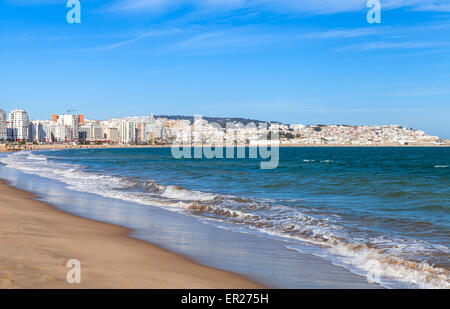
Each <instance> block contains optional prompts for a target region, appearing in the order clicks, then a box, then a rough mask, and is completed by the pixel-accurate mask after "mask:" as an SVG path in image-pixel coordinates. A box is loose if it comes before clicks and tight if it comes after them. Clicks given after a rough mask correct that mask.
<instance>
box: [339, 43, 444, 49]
mask: <svg viewBox="0 0 450 309" xmlns="http://www.w3.org/2000/svg"><path fill="white" fill-rule="evenodd" d="M446 47H450V42H412V41H411V42H386V41H377V42H368V43H362V44H355V45H350V46H345V47H342V48H339V49H337V50H338V51H347V50H356V51H370V50H382V49H434V48H446Z"/></svg>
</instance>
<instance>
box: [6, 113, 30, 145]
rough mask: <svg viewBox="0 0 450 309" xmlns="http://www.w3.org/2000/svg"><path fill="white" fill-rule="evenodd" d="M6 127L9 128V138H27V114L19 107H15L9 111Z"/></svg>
mask: <svg viewBox="0 0 450 309" xmlns="http://www.w3.org/2000/svg"><path fill="white" fill-rule="evenodd" d="M8 122H9V123H8V128H10V129H11V130H10V132H11V135H10V137H9V138H10V139H12V140H17V141H26V140H28V126H29V120H28V114H27V112H26V111H24V110H21V109H15V110H13V111H11V112H10V113H9V117H8Z"/></svg>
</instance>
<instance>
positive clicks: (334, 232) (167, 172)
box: [0, 147, 450, 288]
mask: <svg viewBox="0 0 450 309" xmlns="http://www.w3.org/2000/svg"><path fill="white" fill-rule="evenodd" d="M246 151H247V152H248V149H246ZM262 160H263V159H260V158H252V159H250V158H248V156H246V158H234V159H230V158H223V159H219V158H214V159H207V158H200V159H195V158H192V159H186V158H182V159H175V158H174V157H173V156H172V154H171V150H170V149H169V148H117V149H68V150H39V151H31V152H30V151H22V152H15V153H7V154H2V155H1V156H0V163H1V166H0V178H4V179H6V180H8V181H9V182H10V183H12V184H13V185H17V186H18V187H22V188H24V189H27V190H30V191H34V192H36V193H38V194H39V195H40V196H41V197H43V199H44V200H45V197H46V195H47V201H49V202H52V198H53V199H54V204H58V203H59V204H60V205H61V207H63V208H64V210H66V211H69V212H73V213H75V214H78V215H83V216H86V217H90V218H94V219H97V220H102V221H107V222H112V223H116V224H121V225H124V226H129V227H131V228H133V229H134V230H135V233H134V236H135V237H137V238H142V239H146V240H149V241H152V242H156V243H158V244H159V245H161V246H163V247H166V248H168V249H171V250H173V251H176V252H179V253H182V254H185V255H187V256H189V257H191V258H192V259H194V260H197V261H200V262H202V263H204V264H207V265H210V266H214V267H220V268H223V269H227V270H232V271H237V272H241V273H243V274H245V275H248V276H249V277H252V278H256V279H257V280H259V281H262V282H263V283H264V284H267V285H268V286H271V287H281V288H297V287H316V284H318V283H317V282H316V283H314V282H311V284H310V285H309V286H308V284H307V283H306V285H305V278H303V279H298V278H297V277H295V276H301V274H302V269H301V268H302V267H304V263H303V264H302V263H301V262H300V261H301V258H302V256H308V257H314V258H317V259H320V260H323V261H325V262H326V263H329V264H332V265H335V266H338V267H339V268H342V269H345V270H346V271H348V272H351V273H352V275H355V276H358V277H361V278H362V279H363V280H362V281H363V282H366V281H367V282H369V283H370V284H373V285H377V286H380V287H386V288H450V249H449V246H450V168H449V166H450V148H438V147H433V148H419V147H418V148H415V147H405V148H403V147H396V148H389V147H387V148H383V147H373V148H358V147H351V148H345V147H342V148H341V147H311V148H309V147H301V148H294V147H286V148H280V151H279V165H278V167H277V168H275V169H261V168H260V162H261V161H262ZM25 183H26V184H25ZM52 187H53V188H60V189H58V190H59V191H57V192H59V193H57V194H56V193H54V192H53V191H51V188H52ZM64 190H66V191H68V192H71V193H70V194H71V196H72V198H71V199H68V198H67V195H66V198H65V199H64V201H62V200H61V199H59V197H58V196H60V194H61V192H62V191H64ZM50 191H51V192H53V193H51V192H50ZM52 194H53V195H52ZM58 194H59V195H58ZM51 195H52V196H53V197H52V198H51ZM77 196H78V197H80V196H83V197H84V199H83V201H84V202H83V203H82V204H83V205H82V206H80V205H78V207H77V206H76V205H75V204H79V203H78V202H76V198H77ZM70 201H73V203H72V204H74V206H73V205H71V203H70ZM101 201H103V202H101ZM97 204H98V205H100V204H102V205H103V206H102V207H101V208H99V207H98V206H95V205H97ZM72 206H73V208H72ZM96 207H97V208H96ZM147 209H148V211H147ZM151 211H153V213H152V212H151ZM155 211H160V212H159V213H158V214H157V213H156V212H155ZM161 211H162V212H163V214H164V215H161ZM161 216H164V218H165V219H164V220H165V221H164V220H163V219H161ZM183 218H184V219H183ZM188 218H189V219H188ZM180 220H181V221H180ZM183 220H185V221H183ZM186 220H188V221H186ZM162 221H164V222H165V223H164V224H163V223H161V222H162ZM182 221H183V222H184V224H181V223H177V222H182ZM186 222H188V224H187V223H186ZM202 226H203V227H202ZM211 229H214V230H224V231H226V233H225V234H220V235H221V236H220V237H219V236H218V235H219V234H215V232H213V231H212V232H211ZM195 233H197V234H195ZM194 234H195V235H194ZM152 235H153V236H152ZM155 235H159V236H158V237H159V238H158V237H157V236H155ZM168 235H171V236H170V237H169V236H168ZM239 235H241V236H242V237H241V236H239ZM152 237H153V239H152ZM240 237H241V238H240ZM245 237H247V238H245ZM248 237H250V238H248ZM252 237H253V238H252ZM156 238H157V239H156ZM227 239H228V240H231V239H232V240H233V242H232V243H231V241H228V242H227V241H226V240H227ZM240 239H241V240H242V241H241V240H240ZM251 239H253V240H251ZM259 241H267V242H268V243H274V244H277V247H276V249H274V246H272V247H271V246H267V247H264V246H260V247H258V248H253V249H252V250H250V249H249V250H247V251H245V252H247V253H245V254H243V253H242V252H244V251H243V250H244V249H242V247H244V245H245V244H247V245H248V246H250V247H251V246H252V243H253V244H255V243H259ZM221 242H223V243H226V245H223V246H222V245H221ZM205 244H208V245H205ZM270 248H272V249H270ZM280 248H281V249H280ZM283 250H285V251H286V252H289V254H290V255H289V263H287V262H286V261H284V260H283V258H282V257H281V255H280V256H278V257H276V258H275V257H274V258H273V259H272V260H270V262H267V261H266V262H265V263H266V264H267V265H265V266H264V267H256V266H254V265H253V264H255V265H256V264H257V263H258V262H257V261H258V258H259V257H261V258H262V257H263V256H269V255H275V254H278V253H277V252H278V251H280V252H281V251H283ZM256 252H257V253H258V254H256ZM251 254H253V255H252V256H251V258H249V257H248V256H247V255H251ZM280 254H281V253H280ZM283 254H284V253H283ZM244 255H245V257H246V258H245V257H244ZM238 258H240V259H241V263H240V264H239V263H237V262H236V261H237V260H236V259H238ZM296 258H297V259H298V263H296ZM242 261H245V262H242ZM246 263H247V264H246ZM227 264H229V265H228V266H227ZM302 265H303V266H302ZM253 266H254V267H253ZM297 268H298V269H297ZM246 270H248V271H246ZM308 271H311V270H308ZM319 272H320V271H317V272H316V275H317V276H320V274H319ZM280 273H282V275H277V274H280ZM294 274H295V276H294ZM299 274H300V275H299ZM311 276H312V277H311V278H313V279H314V274H312V275H311ZM313 279H312V280H313ZM336 280H339V279H336ZM336 284H339V282H336ZM342 286H343V287H345V285H342Z"/></svg>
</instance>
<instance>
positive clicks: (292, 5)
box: [111, 0, 450, 14]
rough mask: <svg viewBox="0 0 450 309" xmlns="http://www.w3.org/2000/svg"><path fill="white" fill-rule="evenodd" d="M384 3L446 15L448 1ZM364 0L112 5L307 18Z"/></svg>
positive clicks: (160, 0) (148, 0)
mask: <svg viewBox="0 0 450 309" xmlns="http://www.w3.org/2000/svg"><path fill="white" fill-rule="evenodd" d="M424 2H425V1H424V0H383V1H381V3H382V8H383V9H386V10H390V9H396V8H411V9H415V10H427V11H441V12H442V11H448V9H449V6H450V1H449V0H428V1H426V3H424ZM366 4H367V0H320V1H319V0H120V1H118V0H117V1H116V2H114V3H113V4H112V6H111V8H113V9H115V10H121V11H123V10H125V11H129V10H149V11H163V10H167V9H170V8H178V7H182V6H190V7H193V8H196V9H200V10H216V11H217V10H222V11H230V10H236V9H263V10H271V11H284V12H302V13H309V14H332V13H339V12H354V11H358V10H363V9H364V8H366Z"/></svg>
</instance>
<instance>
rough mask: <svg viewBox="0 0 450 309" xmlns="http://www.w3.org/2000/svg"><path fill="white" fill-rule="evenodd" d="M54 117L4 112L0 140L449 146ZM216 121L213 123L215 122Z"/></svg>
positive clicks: (290, 127) (256, 127) (354, 132)
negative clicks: (41, 117)
mask: <svg viewBox="0 0 450 309" xmlns="http://www.w3.org/2000/svg"><path fill="white" fill-rule="evenodd" d="M74 111H75V110H67V112H66V113H65V114H60V115H58V114H52V115H51V119H50V120H31V119H30V117H29V116H28V113H27V112H26V111H25V110H21V109H14V110H12V111H10V112H9V113H8V117H6V112H5V111H4V110H2V109H0V141H1V142H7V143H9V144H14V143H15V142H20V143H21V144H26V143H28V144H31V143H33V144H34V145H38V144H44V145H48V144H53V143H58V144H65V145H68V144H70V145H86V144H88V145H90V144H92V143H95V144H96V145H130V144H132V145H172V146H174V147H175V149H176V148H177V147H178V145H185V146H187V147H190V146H192V145H194V146H199V145H202V146H206V147H207V148H208V147H210V146H208V145H215V146H214V147H215V148H216V149H217V147H222V146H223V145H228V146H233V145H237V146H238V145H248V146H258V147H259V145H260V144H261V143H262V144H267V143H271V144H272V143H274V145H277V146H278V145H281V146H283V145H285V146H333V145H334V146H445V145H448V143H449V141H448V140H445V139H442V138H440V137H439V136H431V135H429V134H427V133H426V132H425V131H423V130H419V129H413V128H406V127H403V126H399V125H393V124H389V125H377V126H350V125H322V124H314V125H306V126H305V125H303V124H300V123H295V124H283V123H266V122H258V121H256V120H249V119H235V118H224V119H223V118H222V119H221V118H205V119H203V117H202V116H200V115H196V116H194V117H192V119H190V117H180V118H178V117H169V116H156V117H154V115H153V113H151V114H150V115H149V116H126V117H123V118H110V119H108V120H96V119H86V118H85V117H84V115H83V114H73V113H71V112H74ZM210 121H211V122H210Z"/></svg>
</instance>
